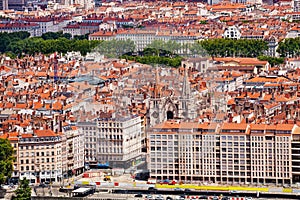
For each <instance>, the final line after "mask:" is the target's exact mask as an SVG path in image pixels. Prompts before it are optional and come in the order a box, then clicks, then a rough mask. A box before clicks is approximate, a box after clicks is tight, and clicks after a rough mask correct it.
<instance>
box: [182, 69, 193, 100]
mask: <svg viewBox="0 0 300 200" xmlns="http://www.w3.org/2000/svg"><path fill="white" fill-rule="evenodd" d="M183 67H184V78H183V84H182V91H181V94H182V98H183V99H189V98H190V94H191V91H190V84H189V75H188V67H187V66H186V65H185V64H183Z"/></svg>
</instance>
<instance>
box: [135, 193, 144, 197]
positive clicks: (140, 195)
mask: <svg viewBox="0 0 300 200" xmlns="http://www.w3.org/2000/svg"><path fill="white" fill-rule="evenodd" d="M134 197H143V195H142V194H136V195H134Z"/></svg>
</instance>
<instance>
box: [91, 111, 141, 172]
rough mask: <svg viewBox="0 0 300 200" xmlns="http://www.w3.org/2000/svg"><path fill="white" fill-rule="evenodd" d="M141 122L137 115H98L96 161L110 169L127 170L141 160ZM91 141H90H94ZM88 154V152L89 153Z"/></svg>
mask: <svg viewBox="0 0 300 200" xmlns="http://www.w3.org/2000/svg"><path fill="white" fill-rule="evenodd" d="M142 125H143V121H142V120H141V117H140V116H139V115H130V114H124V115H122V116H120V117H116V116H113V115H111V114H110V115H109V114H108V113H105V114H100V117H99V118H98V121H97V128H98V129H99V133H98V134H97V138H96V141H97V142H96V143H94V142H93V143H92V144H91V143H90V144H89V145H95V147H96V154H97V156H96V160H97V161H98V162H99V163H109V165H110V166H111V167H116V168H125V169H126V168H129V167H131V166H134V165H135V164H136V163H137V162H139V161H140V160H141V159H142V155H143V153H142V136H143V135H144V133H143V132H142V131H143V130H144V128H143V126H142ZM94 140H95V138H94V139H92V141H94ZM89 152H90V151H89Z"/></svg>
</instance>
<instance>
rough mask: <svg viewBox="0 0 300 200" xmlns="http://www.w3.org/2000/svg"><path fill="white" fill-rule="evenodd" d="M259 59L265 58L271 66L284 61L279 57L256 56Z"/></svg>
mask: <svg viewBox="0 0 300 200" xmlns="http://www.w3.org/2000/svg"><path fill="white" fill-rule="evenodd" d="M257 58H258V59H259V60H265V61H268V62H269V63H270V65H271V66H272V67H273V66H275V65H279V64H283V63H284V58H282V57H280V58H277V57H270V56H258V57H257Z"/></svg>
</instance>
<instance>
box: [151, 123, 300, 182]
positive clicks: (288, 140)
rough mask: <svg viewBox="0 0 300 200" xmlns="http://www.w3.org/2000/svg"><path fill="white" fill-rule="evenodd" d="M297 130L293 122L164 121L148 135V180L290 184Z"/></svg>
mask: <svg viewBox="0 0 300 200" xmlns="http://www.w3.org/2000/svg"><path fill="white" fill-rule="evenodd" d="M298 132H299V127H298V126H297V125H294V124H278V125H265V124H251V125H249V124H246V123H244V124H236V123H223V124H210V123H204V124H198V123H190V122H180V121H176V120H172V121H170V120H169V121H167V122H165V123H162V124H159V125H157V126H155V127H153V128H152V129H150V131H149V132H148V141H149V144H148V145H149V152H150V154H149V160H148V161H149V166H148V167H149V169H150V176H151V177H153V178H157V179H158V180H164V179H170V180H173V179H175V180H178V181H183V182H193V183H197V182H199V183H200V182H208V183H221V184H241V185H243V184H261V185H266V184H275V185H285V184H292V183H294V182H297V180H299V169H298V168H297V167H296V166H297V162H298V160H299V156H298V157H297V156H296V153H298V154H299V150H297V149H298V148H299V144H300V143H299V137H298ZM297 137H298V140H297ZM293 145H294V148H293ZM292 151H294V153H292ZM292 163H294V165H293V164H292Z"/></svg>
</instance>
